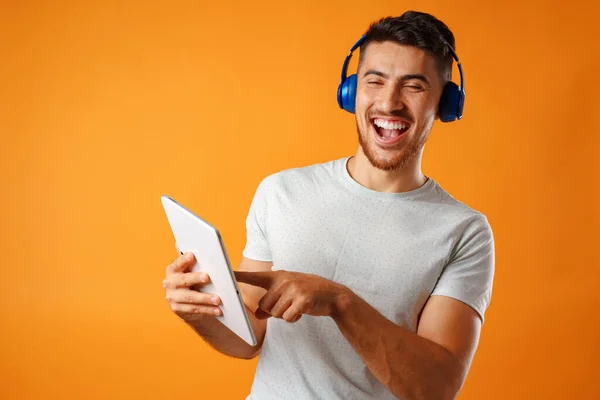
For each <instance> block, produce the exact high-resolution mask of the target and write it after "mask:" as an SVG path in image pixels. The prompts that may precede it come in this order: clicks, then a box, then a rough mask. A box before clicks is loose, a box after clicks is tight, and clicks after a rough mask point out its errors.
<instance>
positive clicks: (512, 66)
mask: <svg viewBox="0 0 600 400" xmlns="http://www.w3.org/2000/svg"><path fill="white" fill-rule="evenodd" d="M591 3H592V2H589V1H587V0H581V1H569V2H562V1H552V2H551V1H547V2H543V1H534V2H521V1H502V2H495V4H490V3H487V2H479V1H472V2H466V1H452V2H450V1H447V2H440V1H419V2H408V1H403V2H398V1H374V0H369V1H368V2H367V1H363V2H349V1H344V2H342V1H331V2H325V1H312V2H285V1H271V2H267V1H263V2H259V3H256V2H242V1H240V2H237V3H235V2H222V3H218V2H210V3H209V2H187V3H179V2H175V1H164V2H160V3H159V2H138V3H134V2H128V4H123V2H118V1H113V2H110V3H109V2H96V3H95V4H94V3H92V2H83V1H81V2H34V1H29V2H27V1H20V2H17V1H14V2H10V1H4V2H3V3H2V5H1V6H0V14H1V21H0V51H1V54H0V56H1V61H0V80H1V81H0V93H1V97H0V124H1V125H0V132H1V135H2V136H1V139H2V143H1V147H0V166H1V170H2V175H1V176H2V185H1V190H2V193H1V197H0V202H1V203H0V217H1V221H2V231H1V235H2V236H1V237H0V243H1V244H0V245H1V246H2V247H1V249H0V250H1V254H2V255H3V258H2V279H1V281H0V285H1V286H0V301H1V306H0V311H1V313H2V314H1V321H2V322H1V332H2V333H1V335H2V336H1V340H0V354H1V358H0V379H1V383H0V397H1V398H3V399H33V398H61V399H67V398H68V399H81V398H99V399H109V398H111V399H116V398H147V399H154V398H156V399H166V398H192V397H195V398H201V399H209V398H223V399H230V398H231V399H242V398H244V396H245V395H246V394H247V393H248V391H249V389H250V385H251V382H252V377H253V374H254V368H255V366H256V360H253V361H241V360H235V359H229V358H227V357H225V356H222V355H219V354H217V353H216V352H215V351H213V350H211V349H210V348H209V347H208V346H207V345H206V344H204V343H203V342H202V341H201V340H200V339H199V338H197V337H196V336H195V335H194V333H193V332H192V330H191V329H189V328H187V327H186V326H185V325H184V324H183V323H182V322H180V321H179V320H178V319H177V318H176V317H175V316H174V315H173V314H172V313H171V311H170V309H169V307H168V305H167V303H166V301H165V300H164V292H163V289H162V288H161V281H162V279H163V274H164V268H165V266H166V265H167V264H168V263H169V262H170V261H171V260H172V259H173V258H174V257H175V256H176V253H175V249H174V243H173V239H172V236H171V232H170V230H169V226H168V224H167V221H166V218H165V216H164V214H163V210H162V207H161V203H160V199H159V197H160V195H161V194H168V195H170V196H172V197H174V198H175V199H177V200H179V201H180V202H182V203H183V204H185V205H187V206H188V207H190V208H191V209H193V210H195V211H196V212H198V213H199V214H201V215H203V216H204V217H205V218H207V219H208V220H210V221H211V222H212V223H214V224H215V225H217V226H218V227H219V228H220V229H221V231H222V234H223V237H224V239H225V242H226V245H227V248H228V250H229V252H230V256H231V259H232V262H233V263H234V264H235V265H236V266H237V263H238V262H239V260H240V258H241V250H242V248H243V245H244V239H245V231H244V219H245V216H246V213H247V210H248V207H249V204H250V201H251V199H252V196H253V194H254V190H255V189H256V186H257V184H258V183H259V182H260V180H261V179H262V178H263V177H265V176H266V175H267V174H269V173H272V172H275V171H278V170H280V169H284V168H289V167H295V166H302V165H308V164H312V163H315V162H321V161H326V160H331V159H334V158H338V157H342V156H345V155H350V154H352V153H354V151H355V149H356V146H357V141H356V131H355V125H354V117H353V116H351V115H350V114H347V113H345V112H343V111H341V110H339V109H337V105H336V102H335V91H336V88H337V85H338V80H339V73H340V67H341V63H342V61H343V58H344V56H345V55H346V53H347V51H348V49H349V48H350V46H351V45H352V44H353V43H354V42H355V40H357V39H358V37H359V36H360V35H361V34H362V33H363V31H364V30H365V29H366V28H367V26H368V23H369V22H371V21H372V20H375V19H377V18H379V17H381V16H384V15H396V14H400V13H402V12H403V11H404V10H406V9H411V8H417V9H419V10H423V11H427V12H430V13H433V14H434V15H436V16H438V17H439V18H441V19H442V20H443V21H445V22H446V23H447V24H448V25H449V26H450V28H451V29H453V31H454V33H455V35H456V37H457V47H458V49H457V50H458V53H459V55H460V57H461V60H462V62H463V65H464V68H465V74H466V84H467V93H468V95H467V101H466V106H465V118H464V119H463V120H462V121H460V122H458V123H453V124H447V125H442V124H439V123H438V124H437V125H436V126H435V127H434V131H433V133H432V136H431V138H430V140H429V142H428V145H427V149H426V151H425V160H424V171H425V172H426V173H427V174H429V175H431V176H433V177H434V178H435V179H436V180H437V181H438V182H440V183H441V184H442V186H444V187H445V188H446V189H447V190H448V191H449V192H450V193H452V194H453V195H454V196H455V197H457V198H458V199H460V200H462V201H464V202H466V203H467V204H469V205H470V206H472V207H474V208H476V209H479V210H481V211H482V212H484V213H485V214H486V215H487V216H488V218H489V220H490V222H491V224H492V227H493V229H494V233H495V237H496V248H497V270H496V271H497V273H496V280H495V287H494V295H493V298H492V304H491V306H490V308H489V310H488V314H487V318H486V323H485V325H484V328H483V333H482V339H481V343H480V347H479V351H478V353H477V355H476V358H475V361H474V364H473V367H472V369H471V373H470V375H469V377H468V380H467V383H466V386H465V388H464V390H463V392H462V394H461V396H460V398H461V399H465V400H466V399H534V398H535V399H565V398H568V399H592V398H597V397H595V396H597V393H598V392H600V383H599V382H600V379H598V377H599V375H598V371H597V360H598V358H599V357H600V350H599V344H598V340H599V339H600V329H599V328H600V323H599V319H598V314H597V312H598V306H599V305H600V304H599V303H600V295H599V292H600V290H598V284H599V283H600V282H599V279H598V278H599V276H600V271H599V267H600V258H599V256H598V254H599V253H598V244H597V240H598V238H599V235H598V230H599V228H598V226H599V222H600V221H599V219H600V218H599V213H598V205H599V204H600V195H599V189H598V184H599V183H600V179H599V178H600V171H599V167H598V165H599V164H598V154H599V150H600V146H599V139H598V135H599V132H600V124H599V122H598V121H599V120H598V115H599V113H600V101H599V98H600V95H599V93H600V85H599V83H598V82H599V81H598V73H599V71H600V58H599V56H598V42H597V38H598V37H600V29H599V26H600V24H599V23H598V22H597V15H598V8H597V6H592V5H591ZM356 58H357V57H355V59H353V61H354V62H353V63H352V65H355V62H356ZM352 70H354V69H353V67H352Z"/></svg>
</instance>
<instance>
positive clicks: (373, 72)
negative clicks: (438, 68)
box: [363, 69, 431, 85]
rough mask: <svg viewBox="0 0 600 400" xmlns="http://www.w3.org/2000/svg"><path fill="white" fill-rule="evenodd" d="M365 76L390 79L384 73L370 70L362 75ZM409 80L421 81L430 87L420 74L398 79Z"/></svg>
mask: <svg viewBox="0 0 600 400" xmlns="http://www.w3.org/2000/svg"><path fill="white" fill-rule="evenodd" d="M367 75H377V76H380V77H382V78H385V79H389V78H390V77H389V75H388V74H386V73H385V72H381V71H378V70H376V69H370V70H368V71H367V72H365V73H364V75H363V76H367ZM411 79H417V80H420V81H423V82H424V83H426V84H427V85H431V84H430V83H429V79H427V77H426V76H425V75H421V74H408V75H404V76H402V77H401V78H400V80H403V81H409V80H411Z"/></svg>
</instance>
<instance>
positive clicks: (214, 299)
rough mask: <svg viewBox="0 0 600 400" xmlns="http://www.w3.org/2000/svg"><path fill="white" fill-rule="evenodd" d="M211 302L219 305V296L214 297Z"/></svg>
mask: <svg viewBox="0 0 600 400" xmlns="http://www.w3.org/2000/svg"><path fill="white" fill-rule="evenodd" d="M210 302H211V303H213V304H215V305H216V304H219V298H218V297H217V296H213V297H211V298H210Z"/></svg>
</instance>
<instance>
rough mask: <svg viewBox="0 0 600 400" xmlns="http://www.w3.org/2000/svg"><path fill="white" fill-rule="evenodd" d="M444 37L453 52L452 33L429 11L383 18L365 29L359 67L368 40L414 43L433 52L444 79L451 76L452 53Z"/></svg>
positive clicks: (370, 41) (371, 41) (409, 12)
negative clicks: (428, 12)
mask: <svg viewBox="0 0 600 400" xmlns="http://www.w3.org/2000/svg"><path fill="white" fill-rule="evenodd" d="M440 36H441V37H443V38H444V39H445V40H446V41H447V42H448V43H449V44H450V46H452V48H453V49H454V50H455V51H456V47H455V42H454V34H452V31H450V29H449V28H448V26H446V24H444V23H443V22H442V21H440V20H439V19H437V18H436V17H434V16H433V15H431V14H427V13H424V12H419V11H407V12H405V13H404V14H402V15H401V16H399V17H385V18H381V19H380V20H379V21H376V22H373V23H372V24H371V25H370V26H369V29H368V30H367V32H366V36H365V40H364V42H363V43H362V44H361V46H360V56H359V59H358V66H359V68H360V65H361V64H362V61H363V55H364V54H365V51H366V50H367V46H369V44H370V43H373V42H375V43H382V42H387V41H391V42H395V43H398V44H402V45H408V46H414V47H417V48H419V49H421V50H425V51H427V52H429V53H430V54H431V55H433V56H434V57H435V59H436V61H437V67H438V71H439V73H440V77H441V78H442V80H443V81H449V80H450V79H451V78H452V61H453V58H452V53H451V52H450V50H449V49H448V46H447V45H446V43H444V41H443V40H441V39H440Z"/></svg>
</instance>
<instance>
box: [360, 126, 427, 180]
mask: <svg viewBox="0 0 600 400" xmlns="http://www.w3.org/2000/svg"><path fill="white" fill-rule="evenodd" d="M367 121H370V120H367ZM356 131H357V132H358V143H359V144H360V147H361V148H362V150H363V153H365V156H366V157H367V159H368V160H369V162H370V163H371V165H372V166H374V167H375V168H377V169H380V170H382V171H398V170H402V169H404V168H405V167H406V166H407V165H408V164H410V163H411V162H413V161H414V159H415V158H416V157H417V155H418V154H419V152H420V151H421V149H422V148H423V146H424V145H425V142H426V141H427V137H428V136H429V135H428V132H423V133H422V134H421V135H419V136H417V137H413V138H412V140H411V141H410V142H409V143H407V144H404V145H403V144H400V146H402V147H403V148H402V147H399V149H398V150H386V152H387V153H389V154H388V155H382V154H378V151H377V145H376V144H374V143H373V140H372V139H370V138H369V135H370V132H369V130H368V128H367V130H366V132H362V131H361V129H360V127H359V126H358V121H356Z"/></svg>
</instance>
